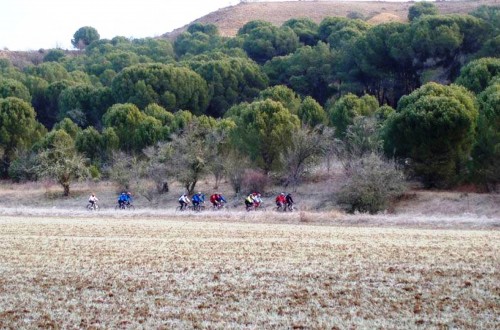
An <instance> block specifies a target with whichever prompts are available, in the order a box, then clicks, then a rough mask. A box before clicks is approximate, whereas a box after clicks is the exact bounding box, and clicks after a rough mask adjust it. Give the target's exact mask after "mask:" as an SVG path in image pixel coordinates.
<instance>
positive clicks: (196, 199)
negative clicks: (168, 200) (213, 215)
mask: <svg viewBox="0 0 500 330" xmlns="http://www.w3.org/2000/svg"><path fill="white" fill-rule="evenodd" d="M209 201H210V203H211V204H212V207H213V208H214V209H220V208H222V207H223V206H224V204H225V203H226V202H227V201H226V199H225V198H224V196H222V195H221V194H220V193H218V192H216V193H213V194H212V195H210V198H209ZM191 203H192V204H193V207H194V208H195V209H196V208H197V207H199V206H200V205H201V204H203V203H205V195H204V194H202V193H201V192H198V193H197V194H194V195H193V197H192V198H191V200H189V197H188V195H187V194H182V195H181V197H179V204H180V205H181V207H180V209H181V211H182V210H185V209H187V207H188V205H189V204H191Z"/></svg>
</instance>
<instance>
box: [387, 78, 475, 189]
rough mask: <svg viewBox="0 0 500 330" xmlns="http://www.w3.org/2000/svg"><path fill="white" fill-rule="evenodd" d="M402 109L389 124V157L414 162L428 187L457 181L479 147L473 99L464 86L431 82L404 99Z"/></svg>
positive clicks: (399, 108)
mask: <svg viewBox="0 0 500 330" xmlns="http://www.w3.org/2000/svg"><path fill="white" fill-rule="evenodd" d="M397 110H398V111H397V113H396V114H394V115H392V116H390V117H389V119H388V122H387V125H386V131H385V134H384V138H385V139H384V140H385V149H386V152H387V153H388V154H390V155H393V154H394V155H395V156H396V157H400V158H410V159H411V162H410V164H411V168H412V170H413V171H414V173H415V174H416V175H417V176H419V177H421V178H422V180H423V182H424V183H425V184H426V185H427V186H438V187H443V186H449V185H452V184H454V183H456V182H458V181H459V179H461V176H462V177H463V175H464V170H465V165H466V162H467V161H468V158H469V155H470V151H471V148H472V145H473V142H474V132H475V129H476V124H477V117H478V110H477V108H476V105H475V103H474V96H473V95H472V94H471V93H470V92H469V91H467V90H466V89H465V88H463V87H461V86H457V85H451V86H443V85H439V84H436V83H429V84H426V85H424V86H422V87H421V88H419V89H417V90H416V91H414V92H413V93H411V94H410V95H408V96H404V97H402V98H401V100H400V101H399V103H398V109H397Z"/></svg>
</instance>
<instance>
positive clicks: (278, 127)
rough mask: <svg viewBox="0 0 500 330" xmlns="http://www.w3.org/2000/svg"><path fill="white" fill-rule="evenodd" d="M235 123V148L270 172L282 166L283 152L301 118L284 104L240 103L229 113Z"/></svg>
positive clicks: (274, 102)
mask: <svg viewBox="0 0 500 330" xmlns="http://www.w3.org/2000/svg"><path fill="white" fill-rule="evenodd" d="M227 116H228V118H231V119H233V120H234V122H235V123H236V128H235V129H234V130H233V131H232V134H231V136H232V137H231V139H232V141H233V145H234V146H235V147H236V148H238V149H239V150H241V151H242V152H245V153H246V154H248V155H249V156H250V157H251V159H252V160H254V161H256V162H257V163H258V164H259V165H260V166H262V168H263V170H264V171H265V172H266V174H267V173H269V172H270V171H271V170H273V169H279V168H280V167H281V166H282V164H281V161H280V157H279V155H280V152H281V150H282V149H283V148H284V146H285V145H287V143H288V141H289V140H290V139H291V136H292V135H293V134H294V133H295V132H296V131H297V130H298V129H299V127H300V119H299V118H298V117H297V116H296V115H293V114H291V113H290V111H289V110H288V109H286V108H285V107H284V106H283V104H282V103H280V102H276V101H273V100H270V99H266V100H264V101H255V102H253V103H250V104H240V105H238V106H234V107H232V108H231V109H230V110H229V111H228V114H227Z"/></svg>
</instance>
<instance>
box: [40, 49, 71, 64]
mask: <svg viewBox="0 0 500 330" xmlns="http://www.w3.org/2000/svg"><path fill="white" fill-rule="evenodd" d="M65 56H66V53H65V52H64V50H62V49H59V48H56V49H50V50H49V51H48V52H47V54H46V55H45V56H44V57H43V61H44V62H59V61H60V60H61V59H63V58H64V57H65Z"/></svg>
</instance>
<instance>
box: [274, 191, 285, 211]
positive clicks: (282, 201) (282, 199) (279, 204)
mask: <svg viewBox="0 0 500 330" xmlns="http://www.w3.org/2000/svg"><path fill="white" fill-rule="evenodd" d="M285 203H286V197H285V193H281V194H279V195H278V196H276V206H277V207H278V208H279V207H281V208H282V207H283V206H284V205H285Z"/></svg>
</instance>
